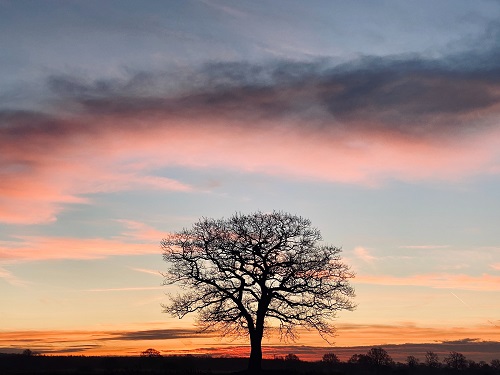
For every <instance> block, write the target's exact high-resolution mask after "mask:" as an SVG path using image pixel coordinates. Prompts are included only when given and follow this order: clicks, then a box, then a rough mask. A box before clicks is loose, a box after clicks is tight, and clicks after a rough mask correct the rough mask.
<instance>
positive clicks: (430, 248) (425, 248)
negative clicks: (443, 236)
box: [399, 245, 450, 250]
mask: <svg viewBox="0 0 500 375" xmlns="http://www.w3.org/2000/svg"><path fill="white" fill-rule="evenodd" d="M449 247H450V245H404V246H399V248H400V249H419V250H420V249H423V250H434V249H447V248H449Z"/></svg>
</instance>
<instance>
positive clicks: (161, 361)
mask: <svg viewBox="0 0 500 375" xmlns="http://www.w3.org/2000/svg"><path fill="white" fill-rule="evenodd" d="M247 364H248V359H247V358H218V357H217V358H215V357H214V358H213V357H210V356H193V355H185V356H161V354H160V352H159V351H157V350H155V349H148V350H145V351H144V352H143V353H142V355H141V356H140V357H131V356H124V357H115V356H113V357H96V356H89V357H87V356H52V355H37V354H36V353H33V352H31V351H30V350H25V351H24V352H23V353H22V354H2V353H0V374H1V375H34V374H60V375H63V374H64V375H70V374H71V375H98V374H123V375H135V374H148V375H156V374H158V375H159V374H165V375H177V374H187V375H189V374H199V375H203V374H232V373H238V374H244V373H245V369H246V367H247ZM263 368H264V373H265V374H287V375H290V374H308V375H315V374H325V375H326V374H328V375H333V374H335V375H341V374H346V375H357V374H360V375H365V374H366V375H371V374H376V375H379V374H394V375H396V374H400V375H404V374H408V375H424V374H431V375H441V374H443V375H448V374H450V375H451V374H463V375H468V374H484V375H500V360H493V361H491V362H490V363H486V362H474V361H470V360H467V359H466V358H465V356H463V355H462V354H460V353H456V352H451V353H450V355H449V356H447V357H445V358H443V360H442V361H439V358H438V357H437V356H436V355H435V354H434V353H432V352H428V353H427V354H426V358H425V359H423V360H422V361H420V359H418V358H415V357H413V356H409V357H408V358H407V361H406V362H405V363H395V362H394V361H393V360H392V358H391V357H390V356H389V355H388V354H387V352H386V351H385V350H384V349H382V348H372V349H371V350H370V351H368V352H367V353H366V354H355V355H353V356H352V357H351V358H350V359H349V360H348V361H346V362H342V361H339V359H338V357H337V356H336V355H335V354H334V353H326V354H325V355H324V356H323V359H322V360H321V361H317V362H306V361H301V360H300V358H299V357H298V356H297V355H295V354H292V353H291V354H288V355H286V356H283V357H276V358H274V359H267V360H264V361H263Z"/></svg>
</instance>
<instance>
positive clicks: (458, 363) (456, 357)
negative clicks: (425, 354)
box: [444, 352, 467, 370]
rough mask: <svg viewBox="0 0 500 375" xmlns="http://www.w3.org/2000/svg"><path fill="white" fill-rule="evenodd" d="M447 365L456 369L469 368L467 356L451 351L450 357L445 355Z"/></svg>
mask: <svg viewBox="0 0 500 375" xmlns="http://www.w3.org/2000/svg"><path fill="white" fill-rule="evenodd" d="M444 362H445V363H446V366H448V367H449V368H452V369H454V370H464V369H466V368H467V358H465V356H464V355H463V354H462V353H457V352H450V355H449V356H448V357H445V359H444Z"/></svg>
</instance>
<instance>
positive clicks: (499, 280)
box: [354, 274, 500, 291]
mask: <svg viewBox="0 0 500 375" xmlns="http://www.w3.org/2000/svg"><path fill="white" fill-rule="evenodd" d="M354 282H355V283H361V284H376V285H377V284H378V285H408V286H423V287H429V288H437V289H463V290H483V291H500V276H492V275H489V274H482V275H481V276H471V275H465V274H426V275H413V276H405V277H396V276H390V275H358V276H356V279H355V281H354Z"/></svg>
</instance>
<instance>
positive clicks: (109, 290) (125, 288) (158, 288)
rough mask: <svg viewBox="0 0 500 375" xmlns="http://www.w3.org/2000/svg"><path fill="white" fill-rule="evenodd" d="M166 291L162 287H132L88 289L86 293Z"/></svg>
mask: <svg viewBox="0 0 500 375" xmlns="http://www.w3.org/2000/svg"><path fill="white" fill-rule="evenodd" d="M160 289H165V287H161V286H131V287H123V288H96V289H86V290H85V292H131V291H141V290H160Z"/></svg>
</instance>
